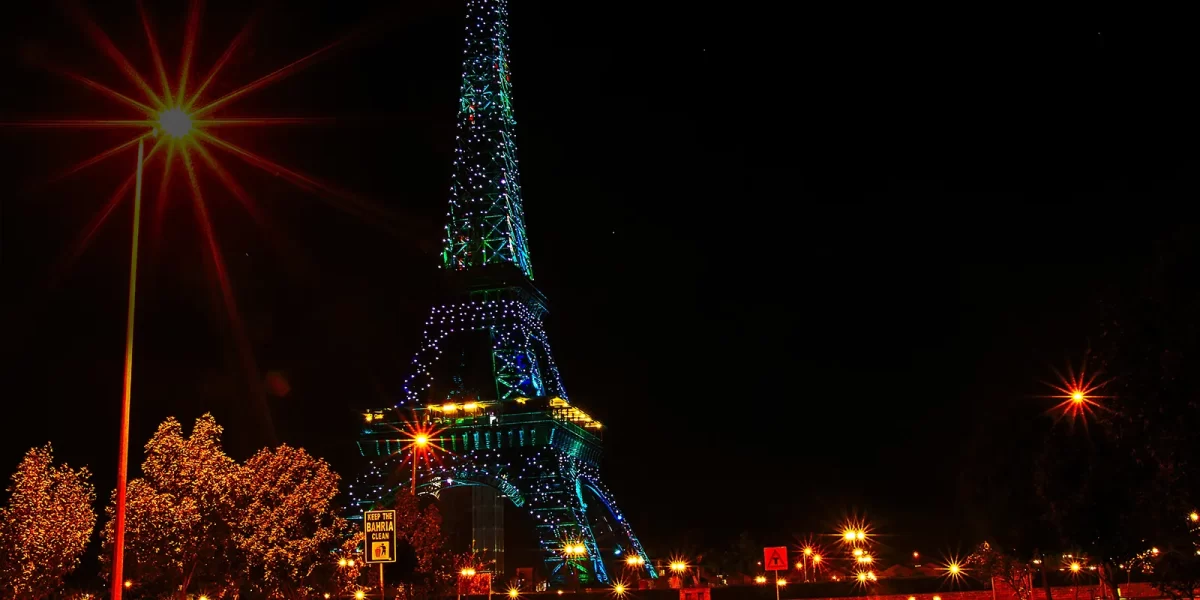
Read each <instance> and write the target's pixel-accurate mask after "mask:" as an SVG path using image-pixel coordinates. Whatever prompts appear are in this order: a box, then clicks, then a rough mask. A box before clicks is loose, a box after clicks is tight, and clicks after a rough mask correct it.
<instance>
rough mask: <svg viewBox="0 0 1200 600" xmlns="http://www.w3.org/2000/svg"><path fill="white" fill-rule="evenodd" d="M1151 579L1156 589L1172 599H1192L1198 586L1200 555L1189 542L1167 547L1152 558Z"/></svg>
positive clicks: (1199, 580) (1199, 583)
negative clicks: (1178, 546)
mask: <svg viewBox="0 0 1200 600" xmlns="http://www.w3.org/2000/svg"><path fill="white" fill-rule="evenodd" d="M1152 568H1153V579H1152V580H1151V581H1152V582H1153V584H1154V587H1155V588H1157V589H1158V591H1160V592H1162V593H1163V594H1166V595H1167V596H1168V597H1170V598H1172V599H1173V600H1185V599H1186V600H1194V599H1195V597H1196V592H1195V590H1196V588H1198V587H1200V556H1197V553H1196V550H1195V546H1194V545H1193V544H1191V543H1187V544H1186V545H1183V546H1182V547H1181V548H1179V549H1175V548H1168V549H1166V550H1165V551H1162V552H1160V553H1159V554H1158V556H1156V557H1155V558H1154V559H1153V563H1152Z"/></svg>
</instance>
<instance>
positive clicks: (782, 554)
mask: <svg viewBox="0 0 1200 600" xmlns="http://www.w3.org/2000/svg"><path fill="white" fill-rule="evenodd" d="M763 568H764V569H766V570H768V571H775V600H779V572H780V571H786V570H787V568H788V551H787V546H771V547H769V548H763Z"/></svg>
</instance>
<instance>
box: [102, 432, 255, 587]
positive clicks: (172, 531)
mask: <svg viewBox="0 0 1200 600" xmlns="http://www.w3.org/2000/svg"><path fill="white" fill-rule="evenodd" d="M221 432H222V428H221V426H220V425H217V422H216V420H215V419H214V418H213V416H212V415H211V414H205V415H204V416H202V417H200V418H198V419H196V423H195V425H194V426H193V427H192V432H191V435H190V436H188V437H184V435H183V427H182V426H181V425H180V424H179V421H176V420H175V419H174V418H173V417H172V418H168V419H167V420H166V421H163V423H162V424H161V425H159V426H158V430H157V431H156V432H155V433H154V435H153V436H152V437H151V438H150V441H149V442H148V443H147V444H146V446H145V452H146V458H145V460H144V461H143V462H142V477H140V478H138V479H134V480H132V481H130V482H129V487H128V491H127V504H126V522H125V526H126V532H125V536H126V537H125V572H126V574H127V576H128V577H129V578H130V579H134V580H136V581H137V583H138V589H139V590H142V592H143V593H144V594H152V593H158V594H176V593H177V594H179V595H180V597H184V596H185V595H186V594H187V593H189V592H190V591H193V590H201V591H205V592H210V593H211V591H212V590H216V589H225V588H228V587H229V586H230V585H231V584H232V583H233V582H232V581H231V577H230V573H231V569H230V564H229V556H230V544H231V537H232V536H231V533H232V531H231V529H232V528H231V527H230V522H231V521H232V520H233V519H234V517H235V515H236V509H237V505H236V500H237V489H238V479H239V476H240V470H239V468H238V465H237V463H236V462H235V461H234V460H233V459H232V458H230V457H228V456H226V454H225V452H224V450H223V449H222V447H221ZM114 502H115V498H114ZM107 512H108V514H109V520H108V523H106V524H105V527H104V551H103V553H102V555H101V556H102V561H104V562H105V563H107V561H109V560H111V557H112V537H113V521H112V514H113V504H112V503H110V504H109V506H108V508H107ZM103 571H104V573H105V575H106V576H107V573H108V572H109V569H108V567H107V564H105V568H104V569H103Z"/></svg>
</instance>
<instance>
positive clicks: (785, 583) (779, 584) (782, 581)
mask: <svg viewBox="0 0 1200 600" xmlns="http://www.w3.org/2000/svg"><path fill="white" fill-rule="evenodd" d="M775 585H777V586H779V587H783V586H785V585H787V579H784V578H782V577H781V578H779V581H776V582H775Z"/></svg>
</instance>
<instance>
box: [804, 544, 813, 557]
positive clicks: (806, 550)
mask: <svg viewBox="0 0 1200 600" xmlns="http://www.w3.org/2000/svg"><path fill="white" fill-rule="evenodd" d="M812 554H813V549H812V546H805V547H804V555H805V556H812Z"/></svg>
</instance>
